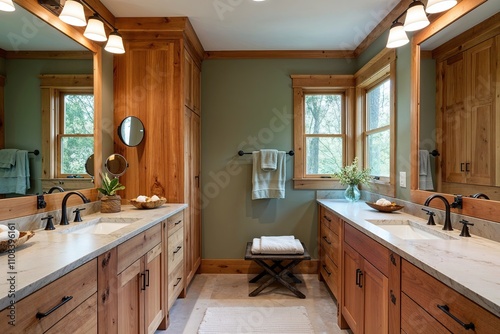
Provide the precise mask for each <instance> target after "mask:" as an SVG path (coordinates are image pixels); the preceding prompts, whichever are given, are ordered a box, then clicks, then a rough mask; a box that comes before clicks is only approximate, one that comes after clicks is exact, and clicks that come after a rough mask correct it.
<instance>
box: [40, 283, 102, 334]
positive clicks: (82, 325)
mask: <svg viewBox="0 0 500 334" xmlns="http://www.w3.org/2000/svg"><path fill="white" fill-rule="evenodd" d="M56 333H71V334H97V293H94V294H93V295H92V296H91V297H90V298H89V299H87V300H86V301H84V302H83V303H82V304H80V306H78V307H77V308H76V309H74V310H73V311H72V312H70V313H69V314H68V315H67V316H65V317H64V318H63V319H62V320H61V321H59V322H58V323H57V324H55V325H54V326H53V327H52V328H51V329H49V330H48V331H47V332H46V334H56Z"/></svg>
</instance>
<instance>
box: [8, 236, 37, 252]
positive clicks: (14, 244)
mask: <svg viewBox="0 0 500 334" xmlns="http://www.w3.org/2000/svg"><path fill="white" fill-rule="evenodd" d="M34 235H35V232H33V231H21V232H19V238H17V239H13V241H12V242H11V241H10V240H4V241H0V253H3V252H6V251H8V250H9V249H14V248H17V247H19V246H21V245H22V244H24V243H25V242H26V241H28V240H29V239H31V238H32V237H33V236H34Z"/></svg>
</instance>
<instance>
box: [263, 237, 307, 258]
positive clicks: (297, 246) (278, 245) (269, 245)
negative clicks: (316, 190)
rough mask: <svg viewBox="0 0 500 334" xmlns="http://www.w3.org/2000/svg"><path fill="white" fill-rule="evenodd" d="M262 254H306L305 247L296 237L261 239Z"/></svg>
mask: <svg viewBox="0 0 500 334" xmlns="http://www.w3.org/2000/svg"><path fill="white" fill-rule="evenodd" d="M260 251H261V254H304V247H302V244H301V243H300V240H298V239H295V237H294V236H279V237H266V236H263V237H261V238H260Z"/></svg>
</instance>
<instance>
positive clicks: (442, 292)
mask: <svg viewBox="0 0 500 334" xmlns="http://www.w3.org/2000/svg"><path fill="white" fill-rule="evenodd" d="M401 289H402V291H403V292H404V293H406V294H407V295H408V297H410V298H411V299H413V300H414V301H415V302H416V303H417V304H418V305H420V307H422V308H423V309H424V310H426V311H427V312H428V313H429V314H430V315H431V316H432V317H433V318H435V319H436V320H437V321H439V322H440V323H441V324H443V325H444V326H445V327H446V328H447V329H448V330H449V331H451V332H452V333H470V331H467V330H465V329H464V327H462V326H461V325H460V324H459V323H458V322H457V321H455V320H454V319H453V318H452V317H451V316H450V315H448V314H446V313H445V312H444V311H443V310H442V309H440V308H438V305H441V306H443V305H446V306H447V307H448V308H449V313H451V314H452V315H453V316H455V317H456V318H458V319H460V320H461V321H462V322H463V323H465V324H469V323H473V324H474V327H475V330H476V333H498V328H500V318H499V317H496V316H495V315H493V314H492V313H490V312H488V311H487V310H485V309H484V308H482V307H481V306H479V305H477V304H476V303H474V302H473V301H471V300H470V299H468V298H466V297H465V296H463V295H461V294H460V293H458V292H456V291H455V290H453V289H451V288H450V287H448V286H447V285H445V284H443V283H441V282H440V281H438V280H437V279H435V278H434V277H432V276H430V275H429V274H427V273H426V272H424V271H423V270H421V269H419V268H417V267H415V266H414V265H412V264H411V263H409V262H407V261H403V263H402V283H401Z"/></svg>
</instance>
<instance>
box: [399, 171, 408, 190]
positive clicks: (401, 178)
mask: <svg viewBox="0 0 500 334" xmlns="http://www.w3.org/2000/svg"><path fill="white" fill-rule="evenodd" d="M399 186H400V187H401V188H406V172H399Z"/></svg>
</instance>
